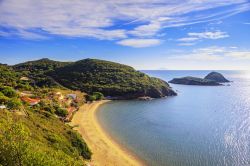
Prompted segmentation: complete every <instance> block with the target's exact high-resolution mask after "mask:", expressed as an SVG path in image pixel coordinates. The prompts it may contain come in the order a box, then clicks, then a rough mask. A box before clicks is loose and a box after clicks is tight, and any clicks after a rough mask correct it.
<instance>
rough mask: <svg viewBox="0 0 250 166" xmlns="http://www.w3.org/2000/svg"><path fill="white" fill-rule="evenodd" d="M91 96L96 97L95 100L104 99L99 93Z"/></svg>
mask: <svg viewBox="0 0 250 166" xmlns="http://www.w3.org/2000/svg"><path fill="white" fill-rule="evenodd" d="M93 96H95V97H96V100H102V99H103V98H104V95H103V94H102V93H101V92H94V93H93Z"/></svg>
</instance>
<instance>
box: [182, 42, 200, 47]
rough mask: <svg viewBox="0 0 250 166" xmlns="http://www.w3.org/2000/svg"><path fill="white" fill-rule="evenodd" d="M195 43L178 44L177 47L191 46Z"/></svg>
mask: <svg viewBox="0 0 250 166" xmlns="http://www.w3.org/2000/svg"><path fill="white" fill-rule="evenodd" d="M195 44H196V43H188V42H187V43H179V44H178V45H179V46H193V45H195Z"/></svg>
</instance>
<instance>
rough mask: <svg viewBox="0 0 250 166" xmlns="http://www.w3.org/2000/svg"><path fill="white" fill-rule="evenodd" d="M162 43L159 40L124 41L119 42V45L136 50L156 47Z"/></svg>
mask: <svg viewBox="0 0 250 166" xmlns="http://www.w3.org/2000/svg"><path fill="white" fill-rule="evenodd" d="M160 43H161V41H160V40H159V39H124V40H121V41H119V42H117V44H120V45H123V46H130V47H135V48H141V47H149V46H156V45H159V44H160Z"/></svg>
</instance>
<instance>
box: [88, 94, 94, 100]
mask: <svg viewBox="0 0 250 166" xmlns="http://www.w3.org/2000/svg"><path fill="white" fill-rule="evenodd" d="M95 100H96V96H93V95H87V101H95Z"/></svg>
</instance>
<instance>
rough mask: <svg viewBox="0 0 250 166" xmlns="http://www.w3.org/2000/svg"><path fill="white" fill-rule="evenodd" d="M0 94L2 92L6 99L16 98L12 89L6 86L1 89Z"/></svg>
mask: <svg viewBox="0 0 250 166" xmlns="http://www.w3.org/2000/svg"><path fill="white" fill-rule="evenodd" d="M1 92H2V93H3V94H4V95H5V96H7V97H9V98H12V97H16V96H17V94H16V91H15V90H14V89H13V88H11V87H9V86H6V87H3V88H1Z"/></svg>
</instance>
